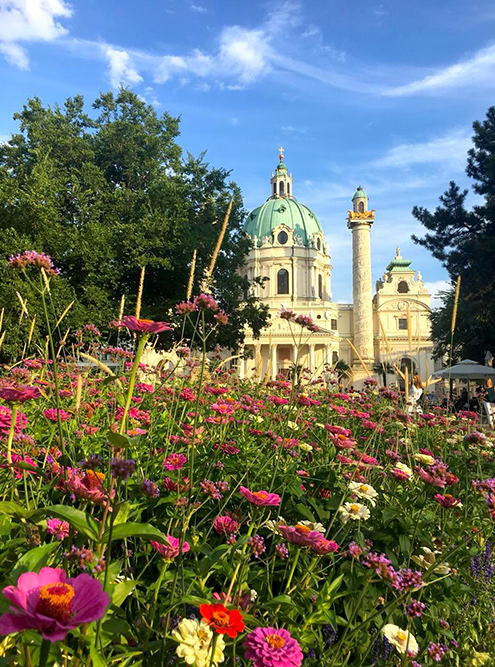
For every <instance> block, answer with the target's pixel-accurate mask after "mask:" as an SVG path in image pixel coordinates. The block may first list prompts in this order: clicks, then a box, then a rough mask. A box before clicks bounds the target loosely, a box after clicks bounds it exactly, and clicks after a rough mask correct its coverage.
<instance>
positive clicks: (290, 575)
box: [285, 549, 301, 593]
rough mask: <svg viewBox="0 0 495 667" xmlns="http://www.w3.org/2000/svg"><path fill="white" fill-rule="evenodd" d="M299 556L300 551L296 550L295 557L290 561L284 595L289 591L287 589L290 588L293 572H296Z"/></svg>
mask: <svg viewBox="0 0 495 667" xmlns="http://www.w3.org/2000/svg"><path fill="white" fill-rule="evenodd" d="M300 554H301V549H298V550H297V551H296V555H295V556H294V558H293V560H292V567H291V569H290V572H289V578H288V579H287V584H286V586H285V592H286V593H288V591H289V588H290V585H291V582H292V577H293V576H294V572H295V571H296V567H297V561H298V560H299V556H300Z"/></svg>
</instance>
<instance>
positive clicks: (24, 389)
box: [0, 385, 41, 403]
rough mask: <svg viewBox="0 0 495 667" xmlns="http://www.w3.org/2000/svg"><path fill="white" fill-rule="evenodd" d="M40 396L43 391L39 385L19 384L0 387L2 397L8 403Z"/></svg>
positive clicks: (0, 396) (22, 401)
mask: <svg viewBox="0 0 495 667" xmlns="http://www.w3.org/2000/svg"><path fill="white" fill-rule="evenodd" d="M40 396H41V392H40V390H39V389H38V387H28V386H26V385H19V386H18V387H2V388H1V389H0V398H3V400H4V401H7V403H25V402H26V401H30V400H31V399H33V398H39V397H40Z"/></svg>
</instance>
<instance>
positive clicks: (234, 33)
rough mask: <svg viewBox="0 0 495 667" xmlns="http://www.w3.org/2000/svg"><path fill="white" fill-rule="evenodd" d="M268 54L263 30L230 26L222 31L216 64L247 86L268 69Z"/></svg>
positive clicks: (268, 48)
mask: <svg viewBox="0 0 495 667" xmlns="http://www.w3.org/2000/svg"><path fill="white" fill-rule="evenodd" d="M270 54H271V48H270V46H269V45H268V43H267V39H266V34H265V33H264V31H263V30H248V29H245V28H241V27H240V26H230V27H227V28H224V29H223V31H222V35H221V37H220V51H219V54H218V62H217V64H218V65H219V66H220V67H221V68H225V69H226V71H228V72H230V74H231V75H232V76H234V77H237V78H238V79H239V80H240V82H241V83H242V84H247V83H251V82H252V81H254V80H255V79H257V78H258V77H259V76H261V75H264V74H266V72H267V71H268V70H269V69H270V64H269V60H270Z"/></svg>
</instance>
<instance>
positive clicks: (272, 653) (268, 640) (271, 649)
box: [243, 628, 303, 667]
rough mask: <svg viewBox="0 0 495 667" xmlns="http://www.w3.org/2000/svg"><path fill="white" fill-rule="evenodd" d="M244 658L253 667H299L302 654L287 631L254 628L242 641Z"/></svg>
mask: <svg viewBox="0 0 495 667" xmlns="http://www.w3.org/2000/svg"><path fill="white" fill-rule="evenodd" d="M243 646H244V656H245V657H246V659H247V660H252V661H253V662H254V667H299V665H300V664H301V663H302V661H303V652H302V651H301V647H300V646H299V644H298V643H297V641H296V640H295V639H293V638H292V637H291V636H290V634H289V633H288V632H287V630H282V629H280V630H278V629H276V628H256V630H253V632H250V633H249V634H248V636H247V637H246V639H245V640H244V644H243Z"/></svg>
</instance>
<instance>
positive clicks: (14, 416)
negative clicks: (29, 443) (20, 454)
mask: <svg viewBox="0 0 495 667" xmlns="http://www.w3.org/2000/svg"><path fill="white" fill-rule="evenodd" d="M18 410H19V404H18V403H13V404H12V413H11V417H10V429H9V439H8V440H7V461H8V463H9V466H11V465H12V442H13V441H14V433H15V423H16V420H17V412H18Z"/></svg>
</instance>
